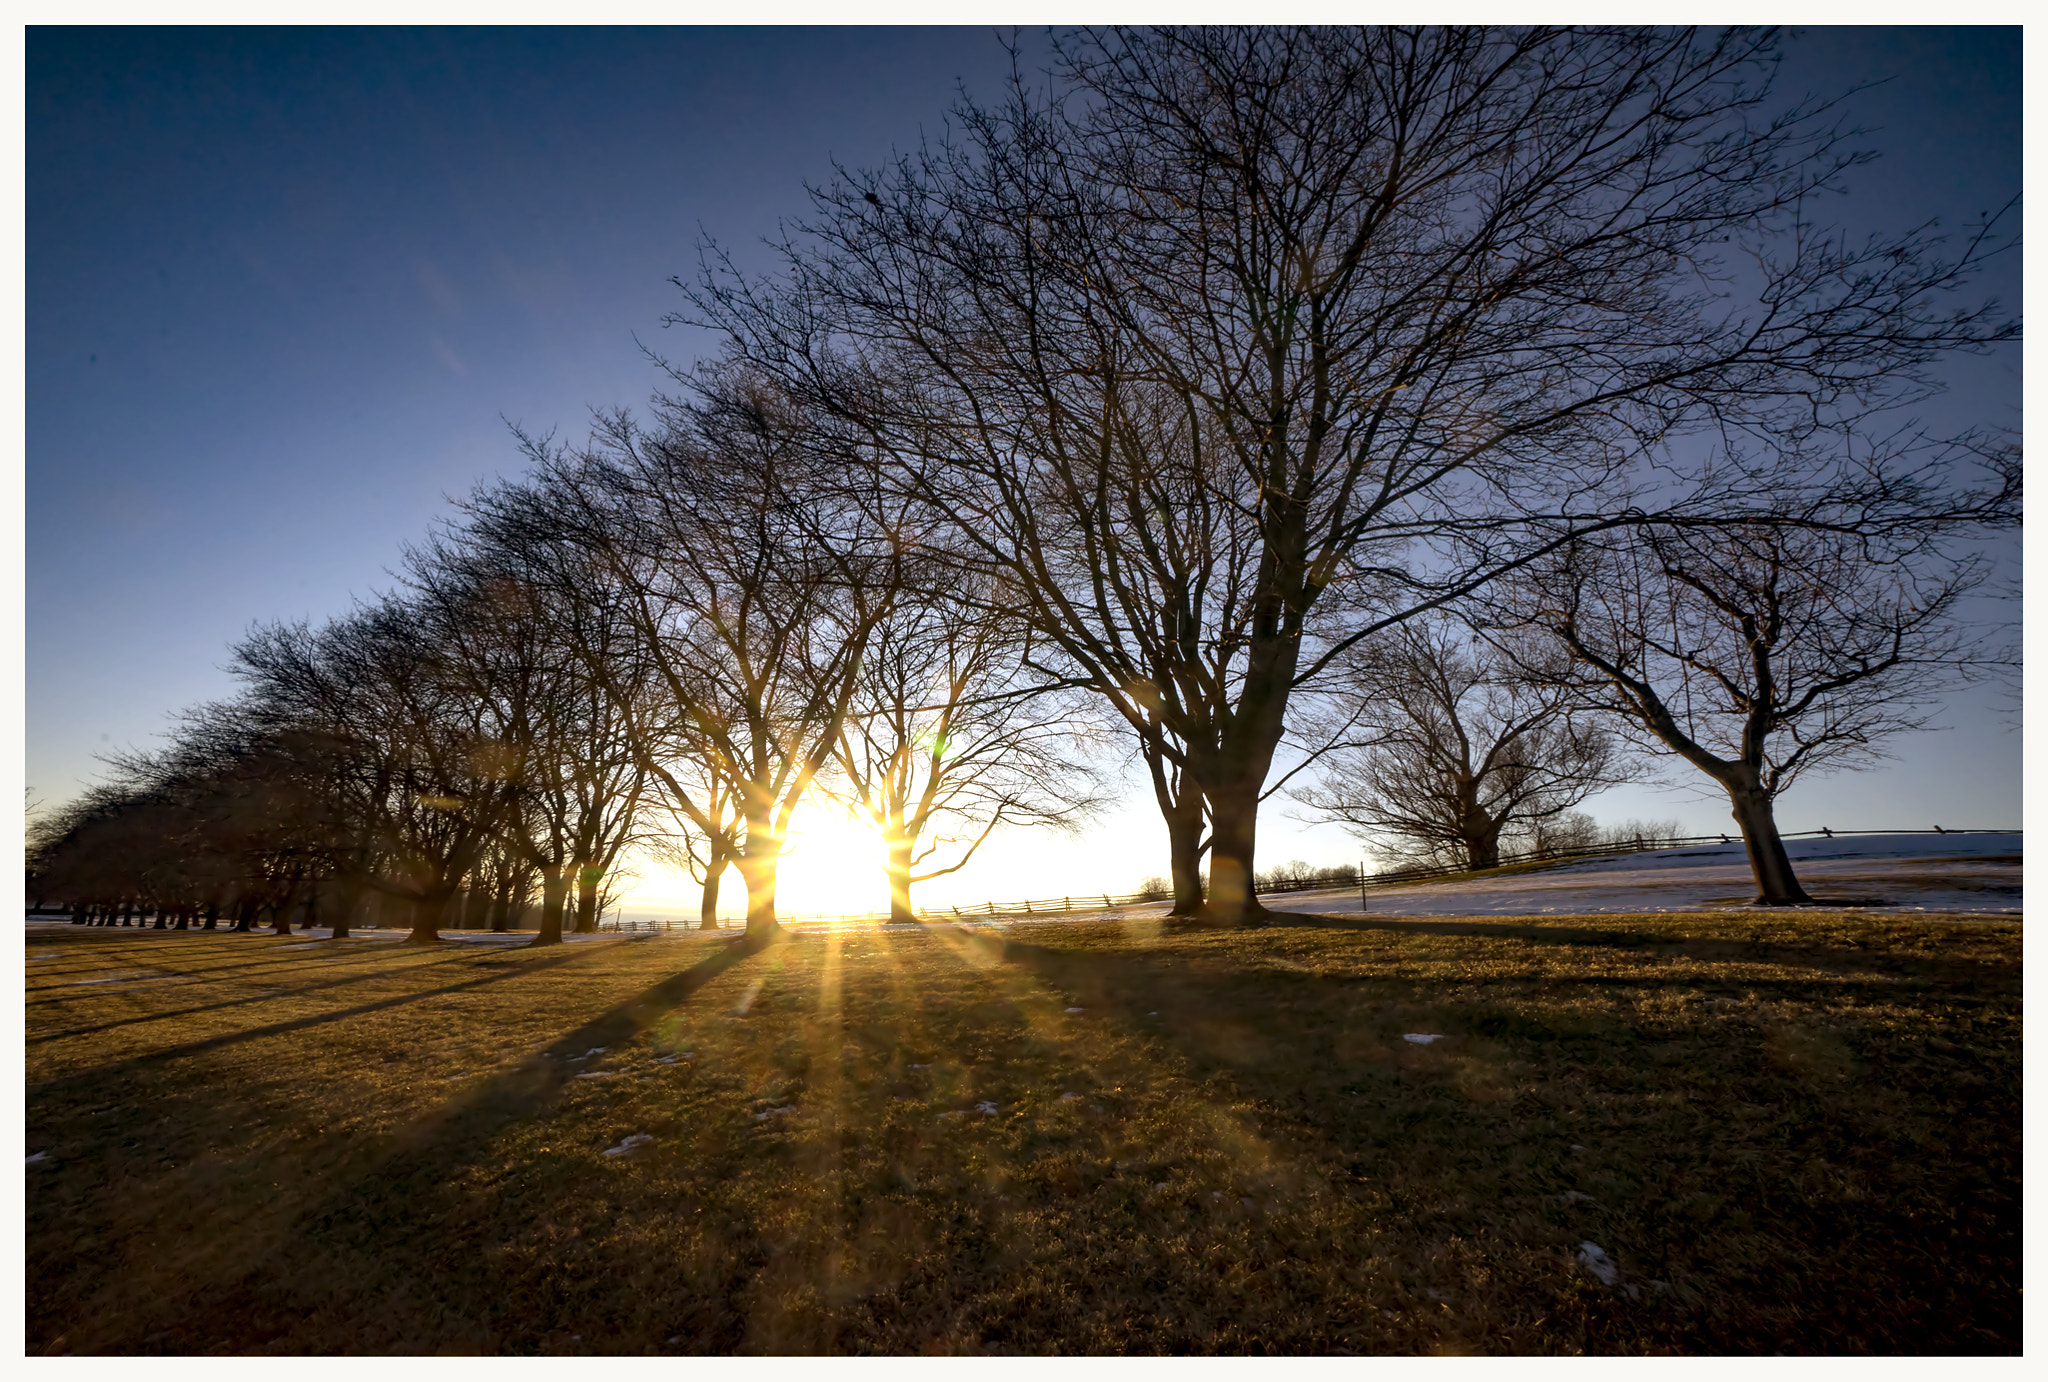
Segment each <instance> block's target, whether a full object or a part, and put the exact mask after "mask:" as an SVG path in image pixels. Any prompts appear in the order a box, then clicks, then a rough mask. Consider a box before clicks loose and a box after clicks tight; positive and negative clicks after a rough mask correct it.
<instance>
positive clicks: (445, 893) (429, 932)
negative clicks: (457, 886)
mask: <svg viewBox="0 0 2048 1382" xmlns="http://www.w3.org/2000/svg"><path fill="white" fill-rule="evenodd" d="M454 895H455V890H454V889H453V888H452V887H449V886H446V885H443V886H441V887H438V888H434V889H431V890H429V891H428V892H427V893H425V894H424V895H423V896H421V897H420V898H419V899H417V900H416V901H415V902H414V903H413V905H412V933H411V934H410V935H408V936H407V937H406V938H405V941H406V944H407V945H438V944H440V942H441V922H442V921H443V919H445V918H446V916H447V914H448V901H449V899H450V898H452V897H453V896H454Z"/></svg>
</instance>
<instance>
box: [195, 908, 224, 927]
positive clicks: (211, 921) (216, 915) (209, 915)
mask: <svg viewBox="0 0 2048 1382" xmlns="http://www.w3.org/2000/svg"><path fill="white" fill-rule="evenodd" d="M219 925H220V904H219V903H218V902H209V903H207V904H206V925H204V926H202V927H200V928H199V929H200V930H202V931H211V930H214V929H215V928H217V927H218V926H219Z"/></svg>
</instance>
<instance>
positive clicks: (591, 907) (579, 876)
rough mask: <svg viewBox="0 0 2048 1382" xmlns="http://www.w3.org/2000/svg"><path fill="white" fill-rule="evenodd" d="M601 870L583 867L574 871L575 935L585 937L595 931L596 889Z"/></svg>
mask: <svg viewBox="0 0 2048 1382" xmlns="http://www.w3.org/2000/svg"><path fill="white" fill-rule="evenodd" d="M603 877H604V871H603V870H602V869H598V868H593V867H591V866H589V865H587V864H586V865H585V866H583V867H582V868H579V869H577V870H576V934H577V935H579V936H587V935H589V934H590V933H592V932H593V931H595V930H597V887H598V883H599V881H600V880H601V879H603Z"/></svg>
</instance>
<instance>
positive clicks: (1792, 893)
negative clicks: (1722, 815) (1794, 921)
mask: <svg viewBox="0 0 2048 1382" xmlns="http://www.w3.org/2000/svg"><path fill="white" fill-rule="evenodd" d="M1728 800H1729V803H1730V804H1731V805H1732V806H1733V808H1734V809H1733V810H1732V811H1731V812H1730V813H1729V814H1730V815H1732V816H1734V817H1735V824H1736V825H1737V826H1739V827H1740V828H1741V830H1742V847H1743V848H1744V849H1745V850H1747V851H1748V852H1749V871H1750V872H1751V873H1752V874H1754V875H1755V877H1756V905H1757V906H1759V907H1794V906H1799V905H1801V904H1810V903H1811V902H1812V901H1813V899H1812V898H1811V897H1809V896H1807V893H1806V889H1805V888H1803V887H1801V886H1800V885H1799V877H1798V875H1796V874H1795V873H1793V872H1792V859H1791V856H1789V855H1788V854H1786V853H1785V841H1784V839H1783V837H1782V836H1780V835H1779V834H1778V819H1777V816H1776V815H1775V814H1774V813H1773V812H1772V810H1771V799H1770V797H1769V796H1768V795H1766V794H1765V793H1764V792H1763V791H1761V790H1760V789H1756V788H1744V787H1743V786H1741V785H1730V786H1729V787H1728Z"/></svg>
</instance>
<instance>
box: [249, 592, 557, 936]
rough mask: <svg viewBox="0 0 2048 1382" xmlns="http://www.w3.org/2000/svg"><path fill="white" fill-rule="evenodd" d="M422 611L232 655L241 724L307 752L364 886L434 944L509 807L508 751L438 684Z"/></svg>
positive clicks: (383, 610)
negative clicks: (243, 692) (324, 767)
mask: <svg viewBox="0 0 2048 1382" xmlns="http://www.w3.org/2000/svg"><path fill="white" fill-rule="evenodd" d="M432 633H433V630H432V629H431V627H430V626H429V625H428V624H427V623H426V622H425V621H423V620H422V619H421V617H420V615H419V612H418V611H417V610H415V609H413V608H411V607H409V606H407V605H405V604H404V603H402V602H400V601H397V600H393V599H385V600H382V601H380V602H378V603H376V604H374V605H371V606H368V607H366V608H364V609H361V610H358V611H357V612H356V613H355V614H353V615H351V616H350V617H348V618H346V619H341V620H336V621H334V622H333V623H330V624H328V625H327V626H325V627H324V628H322V629H320V630H319V631H317V632H315V631H313V630H310V629H308V628H306V627H305V626H302V625H293V626H273V627H270V628H265V629H260V630H258V631H257V632H256V633H255V634H253V635H251V636H250V637H249V638H247V639H245V640H244V641H243V642H242V643H241V644H240V645H239V646H238V647H237V648H236V649H235V664H234V666H235V670H236V671H237V672H238V673H239V674H240V675H241V676H242V677H243V678H244V680H245V682H246V684H247V687H248V691H247V700H248V706H249V711H248V713H249V714H250V715H251V716H252V717H253V718H255V719H256V722H257V723H258V724H259V725H261V726H262V727H263V728H264V729H265V730H267V731H270V732H273V733H276V734H278V735H280V736H284V735H289V736H293V737H294V738H296V739H297V740H298V741H300V742H302V743H304V744H307V745H311V746H317V750H318V752H319V753H320V754H321V755H322V757H323V759H324V761H325V762H326V763H327V764H328V765H329V768H330V774H331V775H330V779H329V781H330V788H329V790H330V791H332V792H333V793H334V794H335V795H336V796H337V798H339V799H340V800H342V801H344V802H345V803H346V806H345V809H346V810H347V811H348V812H349V814H350V815H351V816H352V817H353V819H354V821H355V822H356V828H357V829H358V830H359V831H360V832H361V833H362V835H363V836H364V837H365V838H367V839H368V840H370V841H372V842H373V845H372V848H371V849H370V850H369V851H367V852H366V857H367V858H370V859H373V860H375V861H376V864H377V871H376V872H374V873H370V874H368V875H367V876H365V877H364V879H363V881H364V882H365V883H366V884H367V885H368V886H369V887H371V888H373V889H375V890H377V891H379V892H382V893H385V894H387V895H389V896H391V897H393V898H396V899H400V900H402V901H403V902H404V903H405V904H406V905H407V906H408V907H409V909H410V910H411V913H412V931H411V935H410V939H411V940H413V941H415V942H421V943H432V942H435V941H438V940H439V939H440V927H441V924H442V921H443V919H444V917H445V915H446V913H447V910H448V906H449V902H450V900H451V899H452V898H454V896H455V895H456V893H457V891H458V890H459V889H460V887H461V886H462V882H463V880H464V879H465V878H466V877H467V876H468V874H469V872H470V870H471V869H472V868H473V867H474V866H475V864H476V862H477V860H478V859H479V858H480V857H481V856H482V854H483V853H484V851H485V850H486V849H487V848H488V847H489V846H490V845H491V844H492V843H493V841H494V840H495V839H496V838H497V834H498V831H499V829H500V827H501V825H502V824H503V821H504V819H505V817H506V814H507V813H508V812H509V811H510V810H511V809H512V808H513V807H514V806H515V805H516V803H517V800H518V793H519V786H518V781H519V778H518V772H517V770H516V767H515V766H512V761H513V760H515V759H516V757H517V748H516V745H514V744H511V743H508V742H507V741H506V740H505V739H504V738H503V737H501V734H500V732H499V731H500V729H501V727H499V726H495V725H493V724H492V716H491V714H490V711H489V709H488V707H487V706H485V705H484V704H482V703H480V702H479V701H477V700H476V699H475V698H474V697H471V696H469V695H468V694H466V689H465V688H464V687H463V686H462V685H461V683H460V679H459V678H455V677H451V676H449V675H448V674H447V671H446V668H445V666H444V665H442V664H441V662H440V658H439V654H437V652H436V650H435V647H434V642H433V638H432Z"/></svg>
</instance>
